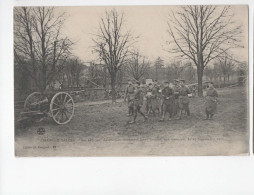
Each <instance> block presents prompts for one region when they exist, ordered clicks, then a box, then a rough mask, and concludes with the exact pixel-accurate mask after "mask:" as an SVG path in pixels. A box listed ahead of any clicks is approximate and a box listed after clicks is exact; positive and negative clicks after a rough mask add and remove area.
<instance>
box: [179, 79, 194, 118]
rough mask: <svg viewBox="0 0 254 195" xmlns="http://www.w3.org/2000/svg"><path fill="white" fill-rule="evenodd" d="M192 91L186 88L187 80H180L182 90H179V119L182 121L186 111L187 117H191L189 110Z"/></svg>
mask: <svg viewBox="0 0 254 195" xmlns="http://www.w3.org/2000/svg"><path fill="white" fill-rule="evenodd" d="M190 93H191V92H190V89H189V88H188V87H187V86H185V80H180V88H179V116H178V119H181V116H182V112H183V111H185V112H186V113H187V116H190V109H189V103H190V100H189V97H188V94H190Z"/></svg>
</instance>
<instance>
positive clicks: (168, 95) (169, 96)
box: [160, 81, 174, 121]
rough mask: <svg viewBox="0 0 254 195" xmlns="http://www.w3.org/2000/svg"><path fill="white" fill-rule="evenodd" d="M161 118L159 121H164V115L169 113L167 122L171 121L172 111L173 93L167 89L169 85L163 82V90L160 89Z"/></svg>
mask: <svg viewBox="0 0 254 195" xmlns="http://www.w3.org/2000/svg"><path fill="white" fill-rule="evenodd" d="M161 93H162V99H163V102H162V118H161V119H160V121H164V120H165V114H166V113H167V112H168V113H169V120H171V118H172V116H173V111H174V91H173V89H172V88H170V87H169V83H168V82H167V81H166V82H164V88H163V89H162V92H161Z"/></svg>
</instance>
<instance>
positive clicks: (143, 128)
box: [15, 87, 249, 156]
mask: <svg viewBox="0 0 254 195" xmlns="http://www.w3.org/2000/svg"><path fill="white" fill-rule="evenodd" d="M218 93H219V101H220V102H219V105H218V114H217V115H215V117H214V120H208V121H207V120H203V119H204V118H205V113H204V98H197V97H196V98H191V99H190V111H191V116H190V118H187V117H186V116H184V117H183V118H182V120H172V121H165V122H159V116H158V115H157V116H156V117H153V116H149V120H148V121H147V122H145V123H144V122H143V118H142V117H141V116H138V118H137V122H136V124H128V122H129V121H130V120H131V118H130V117H128V116H127V104H126V103H123V102H120V103H117V104H116V105H111V104H109V103H104V104H92V105H89V104H87V103H76V104H75V115H74V117H73V120H72V121H71V122H70V123H68V124H67V125H56V124H55V123H54V122H53V121H52V120H51V119H50V118H48V119H45V120H43V121H41V122H37V123H34V124H32V125H30V126H29V127H26V128H18V127H17V128H16V132H15V153H16V156H145V155H149V156H167V155H244V154H247V153H248V152H249V127H248V114H247V113H248V105H247V100H246V94H247V92H246V91H245V89H244V88H243V87H242V88H240V87H237V88H225V89H222V90H221V89H220V90H218ZM143 110H144V109H143ZM39 128H44V129H45V134H44V135H39V134H38V133H37V130H38V129H39Z"/></svg>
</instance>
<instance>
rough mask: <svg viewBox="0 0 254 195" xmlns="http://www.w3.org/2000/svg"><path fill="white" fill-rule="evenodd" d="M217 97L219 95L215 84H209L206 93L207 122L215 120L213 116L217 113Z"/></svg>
mask: <svg viewBox="0 0 254 195" xmlns="http://www.w3.org/2000/svg"><path fill="white" fill-rule="evenodd" d="M217 97H218V93H217V91H216V89H215V88H214V87H213V82H210V83H209V84H208V89H207V92H206V102H205V113H206V120H209V119H213V115H214V114H216V113H217Z"/></svg>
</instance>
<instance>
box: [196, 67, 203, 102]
mask: <svg viewBox="0 0 254 195" xmlns="http://www.w3.org/2000/svg"><path fill="white" fill-rule="evenodd" d="M197 75H198V96H199V97H203V69H202V68H201V67H198V68H197Z"/></svg>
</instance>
